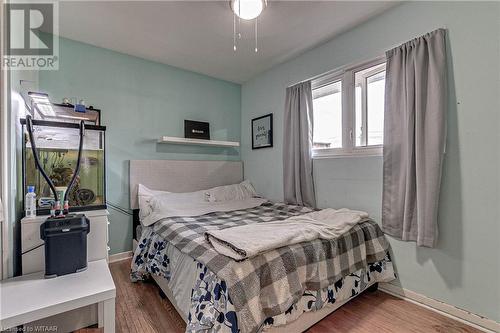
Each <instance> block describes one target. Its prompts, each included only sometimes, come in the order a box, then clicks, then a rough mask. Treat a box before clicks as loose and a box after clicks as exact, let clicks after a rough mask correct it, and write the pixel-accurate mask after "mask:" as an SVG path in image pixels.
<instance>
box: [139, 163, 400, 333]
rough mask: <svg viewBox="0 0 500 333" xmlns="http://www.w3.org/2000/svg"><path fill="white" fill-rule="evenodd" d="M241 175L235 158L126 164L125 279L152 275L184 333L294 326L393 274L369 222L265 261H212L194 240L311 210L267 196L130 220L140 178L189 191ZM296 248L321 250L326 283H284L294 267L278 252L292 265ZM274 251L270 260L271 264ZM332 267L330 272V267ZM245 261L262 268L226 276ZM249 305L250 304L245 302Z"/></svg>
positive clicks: (312, 321)
mask: <svg viewBox="0 0 500 333" xmlns="http://www.w3.org/2000/svg"><path fill="white" fill-rule="evenodd" d="M242 180H243V164H242V162H233V161H165V160H155V161H148V160H132V161H130V203H131V208H132V209H133V210H134V238H135V240H134V242H135V251H134V252H135V253H134V259H133V262H132V274H131V277H132V279H133V280H134V281H138V280H142V279H144V278H146V277H149V276H151V277H152V278H153V279H154V280H155V282H156V283H157V285H158V286H159V287H160V288H161V290H162V291H163V293H164V294H165V295H166V297H167V298H168V299H169V300H170V301H171V303H172V304H173V305H174V307H175V308H176V310H177V311H178V312H179V314H180V315H181V317H182V318H183V319H184V320H185V321H186V324H187V327H186V331H187V332H200V331H204V332H207V331H208V332H258V331H262V330H264V331H267V332H285V331H286V332H302V331H304V330H306V329H307V328H309V327H310V326H312V325H314V324H315V323H316V322H318V321H320V320H321V319H322V318H324V317H325V316H327V315H328V314H330V313H331V312H333V311H334V310H336V309H338V308H339V307H340V306H342V305H343V304H345V303H346V302H348V301H349V300H350V299H352V298H354V297H356V296H357V295H359V294H360V293H362V292H363V291H365V290H367V289H370V288H373V286H374V285H375V286H376V284H377V283H378V282H388V281H390V280H392V279H394V271H393V267H392V262H391V260H390V257H389V252H388V245H384V248H383V251H382V250H381V249H380V248H377V249H375V247H380V246H381V245H380V244H381V243H384V241H385V238H384V236H383V234H381V231H380V228H378V226H376V224H375V223H373V222H371V223H368V222H367V223H365V224H361V225H360V226H359V227H356V229H355V228H353V231H351V232H350V234H347V233H346V235H345V237H344V235H342V237H339V239H338V240H337V241H336V243H335V245H332V244H333V243H332V242H325V241H317V242H307V243H303V244H297V245H293V246H287V247H283V248H280V249H277V250H275V251H270V253H269V254H266V255H269V256H272V255H274V257H273V259H272V260H271V259H269V258H265V257H262V258H260V257H255V259H254V258H252V259H247V260H244V261H242V262H235V261H234V260H230V259H227V258H220V257H217V258H216V260H212V259H213V258H214V257H215V255H214V254H213V251H212V250H211V249H210V248H208V247H207V246H209V245H207V244H208V243H207V244H205V243H203V240H202V239H201V238H203V237H202V235H203V234H204V233H205V232H206V230H208V229H210V228H216V227H217V226H223V227H224V228H225V227H227V226H232V225H239V224H246V223H262V222H266V221H271V220H273V221H274V220H276V219H282V220H283V219H286V218H288V217H290V216H298V215H300V214H305V213H307V212H309V211H310V210H308V209H307V208H304V207H298V206H290V205H285V204H280V203H271V202H266V203H264V204H262V205H260V206H257V207H253V208H249V209H243V210H235V211H229V212H215V213H210V214H207V215H202V216H198V217H192V218H180V217H176V218H172V219H167V220H165V221H161V222H157V223H156V224H154V225H152V226H148V227H144V226H141V224H140V223H139V221H138V213H137V209H138V208H139V205H138V199H137V191H138V186H139V184H142V185H145V186H147V187H149V188H151V189H155V190H163V191H170V192H191V191H198V190H205V189H208V188H211V187H215V186H221V185H229V184H236V183H239V182H241V181H242ZM181 226H182V227H181ZM188 229H189V235H190V236H189V237H184V236H185V232H184V236H183V233H182V232H179V230H188ZM354 229H355V230H354ZM193 239H196V242H194V241H192V240H193ZM359 239H364V240H363V241H359V244H358V245H356V246H357V247H356V251H358V252H353V251H354V250H351V248H354V246H353V243H355V241H356V240H359ZM309 243H310V244H309ZM373 244H375V245H373ZM332 248H335V249H336V250H335V251H340V250H339V249H343V250H345V253H340V252H338V253H336V254H330V255H329V254H327V253H329V252H332V251H331V249H332ZM358 248H359V249H361V250H358ZM196 249H197V250H196ZM363 251H364V252H363ZM298 253H306V254H308V255H311V253H312V255H313V256H320V257H321V258H322V259H321V260H322V261H324V262H320V261H319V259H317V258H316V262H317V267H323V271H325V272H326V271H328V274H326V275H327V276H328V279H324V280H325V281H323V280H322V281H316V282H317V283H316V284H315V283H312V282H311V281H308V284H302V287H301V284H300V283H299V282H300V281H292V280H294V279H295V275H296V274H295V272H301V269H302V268H301V267H302V266H300V267H299V266H297V267H294V268H293V269H291V268H290V262H291V261H290V259H287V258H290V257H293V258H294V259H293V260H292V261H293V262H296V261H300V260H297V258H299V257H298ZM320 254H321V255H320ZM361 254H366V259H364V260H354V259H353V258H358V257H361ZM328 256H330V257H328ZM222 257H224V256H222ZM277 257H279V260H275V258H277ZM305 257H306V256H304V258H305ZM207 258H208V259H207ZM283 258H285V259H286V260H283ZM287 260H288V261H287ZM303 260H305V259H303ZM271 262H273V263H274V262H278V263H277V264H276V265H277V266H276V267H274V266H272V265H271ZM345 262H349V264H348V265H347V264H345ZM315 265H316V264H315ZM315 265H308V266H305V267H307V269H306V270H307V272H309V273H310V272H311V271H314V272H316V271H320V270H321V269H319V268H316V266H315ZM292 266H293V265H292ZM337 266H338V268H339V269H337V270H335V268H336V267H337ZM227 267H230V269H228V268H227ZM249 267H250V268H252V269H253V268H255V267H259V269H260V268H261V267H264V268H267V269H260V270H257V269H255V272H254V271H251V272H250V273H248V272H246V273H245V275H243V276H244V277H245V279H246V280H245V279H243V278H241V277H238V276H237V275H234V274H235V271H238V272H239V271H244V269H247V270H248V269H249ZM311 267H312V268H311ZM287 269H288V270H289V272H288V271H287V273H286V274H285V277H284V278H283V279H281V280H280V279H279V278H275V277H273V279H274V280H272V279H271V280H272V283H271V284H269V283H268V284H265V283H263V281H264V278H263V277H262V276H263V275H265V274H266V273H267V274H271V275H272V274H274V273H273V272H279V271H282V270H287ZM228 271H229V273H228ZM290 272H291V273H290ZM309 273H307V274H309ZM316 273H317V272H316ZM316 273H315V274H316ZM323 273H324V272H323ZM294 274H295V275H294ZM317 274H318V276H319V275H320V274H319V273H317ZM299 275H300V274H299ZM248 276H252V279H250V280H251V281H250V282H248V281H247V280H248V278H247V277H248ZM240 280H241V281H245V283H243V282H241V281H240ZM283 281H285V284H286V288H285V289H284V290H287V292H289V291H292V290H294V296H293V297H292V295H288V294H286V293H283V292H281V289H280V290H279V291H277V289H279V288H278V287H277V286H280V288H281V287H282V284H283ZM320 282H321V283H320ZM255 286H257V287H259V288H256V287H255ZM297 286H298V288H295V289H293V288H292V287H297ZM304 286H305V287H304ZM287 288H288V289H287ZM300 288H302V289H300ZM254 289H256V290H257V293H258V294H259V295H258V296H257V297H254V294H255V293H256V292H255V290H254ZM290 293H291V292H290ZM243 294H244V296H245V297H246V298H245V297H244V296H242V295H243ZM249 295H251V297H250V296H249ZM255 302H257V303H258V304H259V305H258V306H256V305H254V303H255ZM270 302H271V303H272V304H273V305H272V306H270V305H269V303H270ZM262 304H264V305H265V306H264V305H262ZM277 304H278V305H279V306H277Z"/></svg>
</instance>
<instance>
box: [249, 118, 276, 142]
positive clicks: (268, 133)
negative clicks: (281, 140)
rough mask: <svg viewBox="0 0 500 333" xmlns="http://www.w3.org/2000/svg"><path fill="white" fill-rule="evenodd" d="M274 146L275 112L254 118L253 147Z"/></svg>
mask: <svg viewBox="0 0 500 333" xmlns="http://www.w3.org/2000/svg"><path fill="white" fill-rule="evenodd" d="M272 146H273V114H272V113H270V114H266V115H265V116H262V117H258V118H254V119H252V149H260V148H269V147H272Z"/></svg>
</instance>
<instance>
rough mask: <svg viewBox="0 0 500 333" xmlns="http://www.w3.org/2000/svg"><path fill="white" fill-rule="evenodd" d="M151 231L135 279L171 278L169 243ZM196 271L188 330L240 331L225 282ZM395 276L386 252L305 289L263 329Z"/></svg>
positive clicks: (138, 257)
mask: <svg viewBox="0 0 500 333" xmlns="http://www.w3.org/2000/svg"><path fill="white" fill-rule="evenodd" d="M149 231H150V230H148V231H146V232H145V233H146V234H148V235H145V234H144V232H143V235H142V236H143V237H141V241H140V243H139V245H138V247H137V249H136V252H135V254H134V260H133V261H132V273H131V280H132V281H133V282H135V281H139V280H143V279H145V278H147V277H148V275H149V274H156V275H158V276H160V277H164V278H166V279H170V274H171V273H170V260H169V258H168V256H167V254H166V242H165V240H163V238H161V237H160V236H158V235H156V234H154V233H152V232H149ZM145 236H146V237H145ZM196 274H197V278H196V282H195V285H194V286H193V290H192V292H191V307H190V310H189V315H188V323H187V327H186V332H197V333H198V332H222V333H226V332H231V333H236V332H239V331H240V330H239V328H238V319H237V315H236V312H235V309H234V306H233V304H232V302H231V299H230V298H229V295H228V292H227V286H226V283H225V282H224V281H222V280H220V279H219V278H218V277H217V275H215V273H213V272H212V271H210V270H209V269H208V268H207V267H206V266H205V265H203V264H201V263H197V273H196ZM394 278H395V274H394V270H393V267H392V262H391V259H390V256H389V254H387V256H386V258H385V259H384V260H382V261H379V262H376V263H373V264H369V265H368V266H367V267H365V268H363V269H360V270H358V271H357V272H355V273H352V274H350V275H348V276H345V277H343V278H342V279H340V280H339V281H337V282H335V283H334V284H332V285H330V286H328V287H327V288H325V289H323V290H321V291H308V290H306V291H305V292H304V295H303V296H302V298H301V299H300V300H299V301H298V302H297V303H295V304H294V305H292V306H291V307H290V308H289V309H288V310H287V311H286V312H285V313H282V314H280V315H277V316H274V317H270V318H267V319H266V321H265V322H264V323H263V325H262V329H263V330H266V329H267V328H270V327H272V326H279V325H285V324H287V323H290V322H292V321H294V320H296V319H297V318H298V317H299V316H300V315H301V314H303V313H304V312H309V311H316V310H319V309H322V308H323V307H325V306H336V305H337V304H339V303H343V302H345V301H346V300H348V299H349V298H352V297H355V296H357V295H358V294H359V293H361V292H362V291H364V290H365V289H366V288H368V287H369V286H370V285H372V284H374V283H376V282H389V281H391V280H393V279H394Z"/></svg>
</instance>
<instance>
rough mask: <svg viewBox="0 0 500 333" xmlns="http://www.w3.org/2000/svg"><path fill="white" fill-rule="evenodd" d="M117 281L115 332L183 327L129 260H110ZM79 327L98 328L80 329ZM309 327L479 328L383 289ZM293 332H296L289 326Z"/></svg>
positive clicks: (330, 332) (317, 332)
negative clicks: (133, 276)
mask: <svg viewBox="0 0 500 333" xmlns="http://www.w3.org/2000/svg"><path fill="white" fill-rule="evenodd" d="M110 267H111V274H112V275H113V279H114V281H115V284H116V332H117V333H135V332H141V333H149V332H158V333H177V332H179V333H182V332H184V329H185V327H186V325H185V323H184V321H183V320H182V318H181V317H180V316H179V314H178V313H177V312H176V311H175V309H174V307H173V306H172V304H171V303H170V302H169V301H168V300H167V299H164V300H162V299H161V298H160V297H159V295H158V288H157V287H156V285H154V284H153V283H131V282H130V279H129V272H130V260H124V261H120V262H117V263H113V264H111V265H110ZM78 332H79V333H91V332H99V330H97V329H95V330H91V329H86V330H80V331H78ZM307 332H308V333H347V332H348V333H374V332H377V333H378V332H384V333H390V332H398V333H400V332H401V333H404V332H411V333H418V332H423V333H431V332H439V333H450V332H462V333H466V332H467V333H468V332H471V333H472V332H480V331H479V330H476V329H474V328H472V327H469V326H466V325H464V324H462V323H460V322H457V321H454V320H452V319H449V318H447V317H444V316H441V315H439V314H437V313H435V312H432V311H429V310H427V309H424V308H422V307H420V306H417V305H415V304H412V303H409V302H406V301H403V300H401V299H398V298H396V297H393V296H390V295H388V294H385V293H383V292H380V291H377V292H375V293H366V294H363V295H361V296H359V297H357V298H355V299H353V300H352V301H350V302H349V303H347V304H346V305H344V306H343V307H341V308H340V309H338V310H336V311H335V312H334V313H332V314H331V315H329V316H328V317H326V318H325V319H323V320H322V321H321V322H319V323H318V324H316V325H314V326H313V327H311V328H310V329H309V330H308V331H307ZM290 333H293V332H290Z"/></svg>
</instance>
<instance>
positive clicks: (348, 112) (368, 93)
mask: <svg viewBox="0 0 500 333" xmlns="http://www.w3.org/2000/svg"><path fill="white" fill-rule="evenodd" d="M312 88H313V112H314V114H313V118H314V124H313V126H314V127H313V156H314V157H325V156H346V155H378V154H381V152H382V144H383V142H384V138H383V135H384V97H385V96H384V95H385V59H377V60H375V61H372V62H370V63H367V64H364V65H362V66H356V67H350V68H347V69H345V70H342V71H338V72H335V73H332V74H327V75H324V76H322V77H319V78H317V79H315V80H313V82H312Z"/></svg>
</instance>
